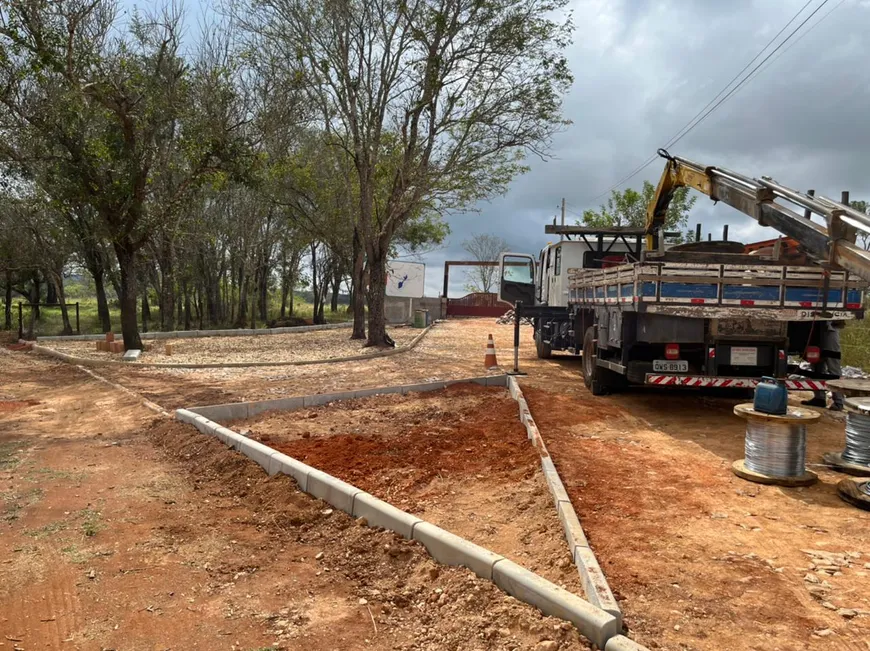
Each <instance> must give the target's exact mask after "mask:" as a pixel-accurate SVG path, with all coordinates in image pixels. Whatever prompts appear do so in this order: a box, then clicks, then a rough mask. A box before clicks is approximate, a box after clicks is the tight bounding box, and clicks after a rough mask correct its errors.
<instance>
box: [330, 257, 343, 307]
mask: <svg viewBox="0 0 870 651" xmlns="http://www.w3.org/2000/svg"><path fill="white" fill-rule="evenodd" d="M341 276H342V273H341V267H336V268H335V271H334V272H333V274H332V299H331V300H330V302H329V311H330V312H338V292H339V290H340V289H341Z"/></svg>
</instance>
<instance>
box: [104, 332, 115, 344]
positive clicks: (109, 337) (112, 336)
mask: <svg viewBox="0 0 870 651" xmlns="http://www.w3.org/2000/svg"><path fill="white" fill-rule="evenodd" d="M106 341H108V342H110V343H111V342H113V341H115V333H114V332H107V333H106Z"/></svg>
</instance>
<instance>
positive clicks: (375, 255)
mask: <svg viewBox="0 0 870 651" xmlns="http://www.w3.org/2000/svg"><path fill="white" fill-rule="evenodd" d="M383 251H384V250H383V249H381V248H380V247H371V248H370V249H369V252H368V269H369V289H368V292H367V297H368V305H369V338H368V341H367V342H366V346H379V347H380V346H386V345H387V340H386V333H387V323H386V317H385V315H384V296H385V295H386V291H387V256H386V255H385V254H384V253H383Z"/></svg>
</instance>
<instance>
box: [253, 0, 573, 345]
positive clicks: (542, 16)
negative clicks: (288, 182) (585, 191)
mask: <svg viewBox="0 0 870 651" xmlns="http://www.w3.org/2000/svg"><path fill="white" fill-rule="evenodd" d="M566 4H567V0H488V1H486V2H483V1H477V2H469V1H468V0H338V1H330V2H322V1H321V0H257V1H256V2H249V3H248V4H247V5H246V8H243V9H242V10H241V11H240V12H238V15H237V18H238V20H239V23H240V24H242V25H244V27H245V29H246V30H247V31H248V33H249V34H250V35H251V43H250V51H251V55H252V56H257V57H261V58H264V59H266V60H268V61H271V62H281V64H282V65H283V66H284V67H285V74H286V77H287V78H288V79H292V80H295V81H298V83H299V85H300V86H301V87H302V88H303V89H304V92H305V93H306V95H307V97H308V100H309V102H310V106H311V108H312V111H313V115H312V116H311V122H312V124H316V125H318V126H319V127H320V128H322V129H323V130H324V131H325V133H326V135H327V136H328V141H329V144H330V145H331V146H332V147H334V148H336V149H338V150H339V151H341V152H343V154H344V155H346V156H347V157H349V159H350V160H351V161H352V164H353V167H352V169H353V175H354V181H355V185H356V193H357V198H356V199H357V200H356V205H355V206H354V210H353V212H352V213H351V214H350V215H348V216H347V217H346V218H347V219H348V221H349V223H350V224H351V225H352V231H353V242H354V243H358V247H359V250H361V251H362V252H364V254H365V268H366V269H367V271H368V277H369V283H368V289H367V296H366V298H367V303H368V309H369V318H368V344H369V345H377V346H381V345H385V343H386V339H385V325H386V321H385V317H384V297H385V290H386V262H387V257H388V255H389V252H390V250H391V247H392V245H393V241H394V238H395V236H396V233H397V232H398V231H399V230H400V229H401V228H402V226H403V225H404V224H405V223H406V222H408V221H409V220H411V219H413V218H415V217H416V216H418V215H419V214H420V212H421V207H422V206H428V207H431V209H433V210H436V211H437V212H440V213H441V214H445V213H449V212H458V211H466V210H469V209H472V208H473V207H474V206H475V204H476V203H477V202H478V201H480V200H483V199H486V198H489V197H492V196H494V195H498V194H502V193H504V192H505V190H506V188H507V186H508V183H509V182H510V180H511V179H512V178H513V177H514V176H515V175H517V174H519V173H521V172H523V171H525V169H526V168H525V166H524V164H523V158H524V155H525V154H526V153H527V152H532V153H535V154H539V155H543V154H544V153H545V152H546V151H547V149H548V147H549V144H550V140H551V137H552V136H553V134H554V133H555V132H557V131H558V130H560V129H561V128H563V127H564V125H565V124H566V122H565V121H564V120H563V119H562V116H561V95H562V93H563V92H565V91H566V90H567V89H568V88H569V87H570V84H571V81H572V77H571V73H570V72H569V70H568V66H567V62H566V59H565V57H564V55H563V53H564V51H565V48H566V47H567V45H568V44H569V43H570V34H571V24H570V20H562V19H560V18H558V17H559V16H560V15H561V11H562V9H563V8H564V7H565V5H566ZM354 262H355V264H354V279H353V282H354V284H355V286H356V287H358V288H361V287H362V284H363V278H362V277H363V269H362V268H361V265H360V264H358V258H356V259H355V261H354Z"/></svg>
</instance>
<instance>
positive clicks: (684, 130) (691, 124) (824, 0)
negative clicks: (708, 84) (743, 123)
mask: <svg viewBox="0 0 870 651" xmlns="http://www.w3.org/2000/svg"><path fill="white" fill-rule="evenodd" d="M812 1H813V0H807V2H806V3H805V4H804V5H803V6H802V7H801V8H800V9H799V10H798V11H797V13H795V14H794V15H793V16H792V17H791V18H790V19H789V21H788V22H787V23H786V24H785V25H783V27H782V28H781V29H780V30H779V32H777V33H776V35H775V36H774V37H773V38H772V39H770V41H768V42H767V44H766V45H765V46H764V47H763V48H761V50H759V51H758V54H756V55H755V56H754V57H752V59H751V60H750V61H749V63H747V64H746V65H745V66H743V69H742V70H740V72H738V73H737V74H736V75H735V76H734V77H732V79H731V80H730V81H729V82H728V83H727V84H726V85H725V86H724V87H723V88H722V90H720V91H719V92H718V93H717V94H716V95H715V96H714V97H713V99H711V100H710V101H709V102H707V104H706V105H705V106H704V107H703V108H702V109H701V110H700V111H698V112H697V113H696V114H695V115H694V116H693V117H692V118H691V119H690V120H689V121H688V122H687V123H686V124H685V125H684V126H683V128H682V129H680V130H679V131H677V132H676V134H674V135H673V136H672V137H671V139H670V140H669V141H668V143H667V144H666V145H665V148H667V147H671V146H673V145H674V144H676V143H677V142H679V141H680V140H682V139H683V138H684V137H685V136H686V135H687V134H688V133H689V132H690V131H692V130H693V129H694V128H695V127H696V126H698V125H699V124H700V123H701V122H703V121H704V120H705V119H706V118H707V116H709V115H710V114H711V113H712V112H713V111H715V110H716V109H717V108H718V107H719V106H721V105H722V103H723V102H725V101H727V99H728V98H729V97H731V96H732V95H733V94H734V93H735V91H736V90H737V89H739V88H742V87H743V85H745V84H747V83H748V82H749V81H750V78H751V77H752V75H753V73H754V72H755V71H757V70H758V68H759V67H760V66H762V65H763V64H764V63H765V62H766V61H767V60H768V59H770V57H771V56H773V55H774V54H775V53H776V52H777V50H779V49H780V48H781V47H782V46H783V45H784V44H785V43H787V42H788V41H789V40H790V39H791V38H792V37H793V36H794V35H795V33H796V32H797V31H799V30H800V29H801V27H803V26H804V25H805V24H806V23H807V21H808V20H809V19H811V18H812V17H813V16H814V15H815V14H816V13H817V12H818V11H819V10H820V9H821V8H822V7H823V6H825V5H826V4H827V3H828V2H829V0H822V3H821V4H820V5H819V6H818V7H816V8H815V9H814V10H813V12H812V13H811V14H810V15H809V16H807V18H806V19H804V21H803V22H801V24H800V25H798V26H797V27H796V28H795V29H794V30H792V32H791V33H790V34H789V35H788V36H787V37H786V38H785V39H784V40H783V41H782V42H780V43H779V45H777V46H776V48H774V49H773V50H772V51H771V52H770V54H768V55H767V57H765V58H764V60H762V62H761V63H760V64H758V66H756V67H755V68H753V70H752V71H751V72H750V73H749V74H748V75H746V77H744V78H743V79H742V80H741V81H740V82H739V83H738V84H737V86H735V87H734V88H733V89H731V91H730V92H729V93H728V94H727V95H725V97H722V99H721V100H719V101H718V103H716V104H715V105H714V106H713V107H712V108H710V109H709V111H708V110H707V109H708V108H709V107H710V105H711V104H713V103H714V102H716V100H717V99H718V98H720V97H721V96H722V94H723V93H724V92H725V91H727V90H728V88H729V87H731V85H732V84H733V83H734V81H735V80H736V79H738V78H739V77H740V76H741V75H742V74H743V73H744V72H745V71H746V70H747V69H748V68H749V67H750V66H751V65H752V64H753V63H754V62H755V61H757V60H758V58H759V57H760V56H761V55H762V54H763V53H764V52H765V50H767V49H768V48H769V47H770V46H771V45H772V44H773V43H774V42H775V41H776V39H777V38H779V36H780V35H781V34H782V33H783V32H784V31H785V30H786V29H787V28H788V26H789V25H791V24H792V23H793V22H794V21H795V20H796V19H797V18H798V16H800V15H801V14H802V13H803V11H804V10H805V9H806V8H807V7H808V6H809V5H810V3H811V2H812ZM843 1H844V0H841V3H840V4H842V2H843ZM837 6H839V5H837ZM834 8H835V9H836V7H834ZM828 13H829V14H830V12H828ZM825 17H827V15H826V16H825ZM825 17H823V18H822V19H821V20H819V21H818V22H819V23H820V22H821V21H822V20H824V18H825ZM816 25H818V23H816ZM814 26H815V25H813V26H812V27H814ZM812 27H810V30H811V29H812ZM810 30H807V32H809V31H810ZM807 32H805V34H806V33H807ZM798 40H800V39H798ZM795 42H797V41H795ZM756 76H757V75H756ZM704 111H707V112H706V113H704ZM702 114H703V115H702ZM699 116H700V119H699ZM696 120H697V121H696ZM657 158H658V155H653V156H650V157H649V158H648V159H646V160H645V161H644V162H643V163H641V164H640V165H638V166H637V167H636V168H634V170H632V171H631V172H629V173H628V174H626V175H625V176H624V177H622V178H621V179H620V180H619V181H617V182H616V183H614V184H613V185H611V186H610V187H609V188H608V189H607V190H605V191H604V192H602V193H600V194H598V195H596V196H595V197H593V198H592V199H591V200H590V201H589V203H593V202H595V201H597V200H598V199H600V198H601V197H603V196H605V195H608V194H610V192H611V191H613V190H615V189H616V188H618V187H619V186H620V185H622V184H623V183H625V182H626V181H628V180H629V179H631V178H632V177H634V176H635V175H637V174H638V173H640V172H641V171H643V170H644V169H646V168H647V167H648V166H649V165H651V164H652V163H653V162H654V161H655V160H656V159H657Z"/></svg>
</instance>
